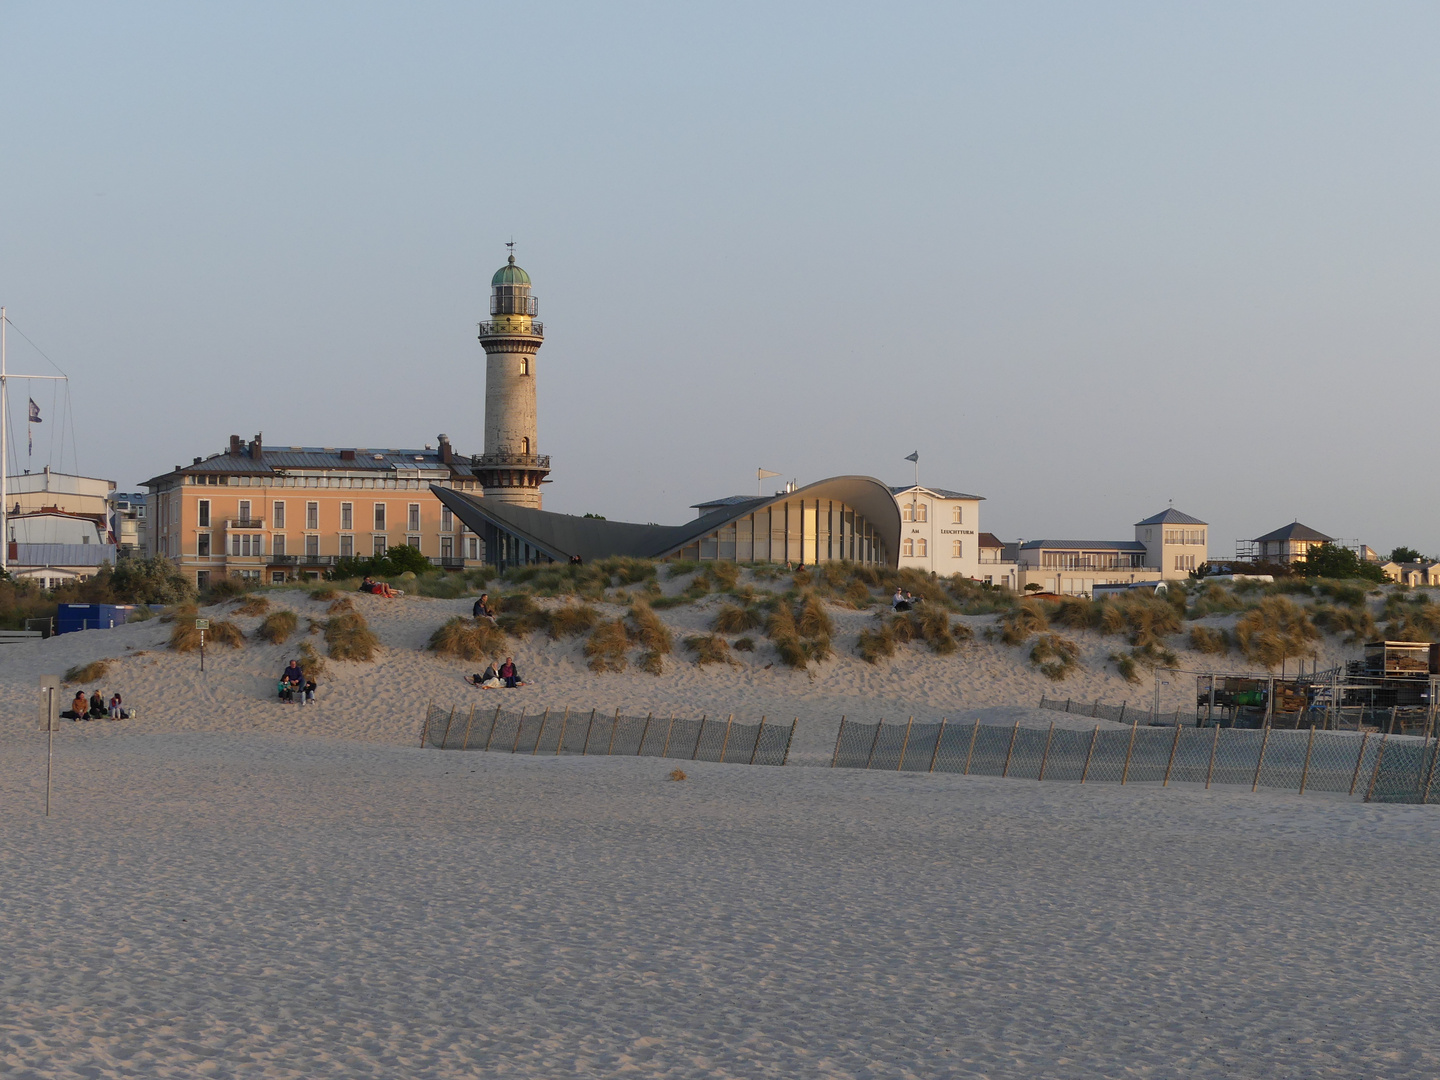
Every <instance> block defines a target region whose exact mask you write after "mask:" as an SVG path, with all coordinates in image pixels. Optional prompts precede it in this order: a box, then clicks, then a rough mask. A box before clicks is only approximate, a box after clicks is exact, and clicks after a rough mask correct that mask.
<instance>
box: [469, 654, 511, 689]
mask: <svg viewBox="0 0 1440 1080" xmlns="http://www.w3.org/2000/svg"><path fill="white" fill-rule="evenodd" d="M470 681H471V682H473V683H474V684H475V685H476V686H478V687H479V688H480V689H482V690H496V689H498V688H500V687H502V686H504V685H505V684H504V683H503V682H502V681H501V680H500V665H499V664H497V663H496V662H495V661H494V660H491V661H490V664H489V666H488V667H486V669H485V670H484V671H483V672H482V673H481V674H479V675H475V676H472V677H471V679H470Z"/></svg>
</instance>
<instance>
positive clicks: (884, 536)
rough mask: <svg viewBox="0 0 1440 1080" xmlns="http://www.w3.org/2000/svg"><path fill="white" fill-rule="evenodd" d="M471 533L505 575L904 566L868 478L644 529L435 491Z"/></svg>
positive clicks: (887, 514) (883, 502)
mask: <svg viewBox="0 0 1440 1080" xmlns="http://www.w3.org/2000/svg"><path fill="white" fill-rule="evenodd" d="M431 490H432V491H433V492H434V493H435V496H436V498H438V499H439V500H440V501H441V502H442V503H444V504H445V505H446V506H448V507H449V508H450V509H451V510H452V511H453V512H454V514H455V516H456V517H458V518H459V519H460V520H461V521H462V522H464V523H465V526H466V527H467V528H469V529H470V530H471V531H472V532H475V533H478V534H479V535H480V536H481V537H483V538H484V540H485V558H486V561H487V562H490V563H494V564H495V565H497V566H500V567H501V568H502V569H503V568H505V567H507V566H517V565H524V564H530V563H545V562H569V561H570V560H571V559H573V558H579V559H581V560H583V561H585V562H590V561H592V560H594V559H603V558H607V557H609V556H612V555H624V556H629V557H632V558H639V559H669V558H681V559H695V560H699V561H708V560H722V561H725V562H787V561H788V562H793V563H802V562H803V563H807V564H809V563H817V562H831V561H837V560H842V559H844V560H849V561H851V562H859V563H869V564H879V565H882V566H891V567H893V566H895V565H897V553H898V552H899V550H900V508H899V506H897V505H896V503H895V499H894V496H892V495H891V494H890V489H889V488H888V487H887V486H886V485H885V484H882V483H881V482H880V481H879V480H876V479H874V478H873V477H869V476H835V477H831V478H830V479H828V480H821V481H818V482H817V483H814V484H809V485H807V486H806V487H802V488H798V489H796V490H795V491H786V492H781V493H780V494H778V495H768V496H760V497H757V498H754V499H741V500H724V505H721V506H718V507H717V508H716V509H714V510H713V511H711V512H710V513H708V514H703V515H702V516H700V517H698V518H696V519H695V520H693V521H687V522H686V523H685V524H683V525H639V524H633V523H629V522H623V521H606V520H604V519H603V518H586V517H575V516H573V515H570V514H555V513H551V512H549V511H546V510H536V509H532V508H531V507H528V506H520V505H517V504H515V503H504V502H499V501H497V500H492V499H476V498H473V497H471V496H467V495H463V494H461V493H460V492H457V491H454V490H452V489H450V488H442V487H432V488H431Z"/></svg>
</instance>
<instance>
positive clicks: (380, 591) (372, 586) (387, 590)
mask: <svg viewBox="0 0 1440 1080" xmlns="http://www.w3.org/2000/svg"><path fill="white" fill-rule="evenodd" d="M360 591H361V592H368V593H369V594H370V595H371V596H383V597H385V598H386V599H389V600H393V599H394V598H395V597H397V596H404V595H405V594H404V593H403V592H401V591H400V590H399V589H392V588H391V587H390V586H389V585H386V584H385V582H383V581H376V580H375V579H374V578H372V577H367V578H366V579H365V580H364V581H362V582H360Z"/></svg>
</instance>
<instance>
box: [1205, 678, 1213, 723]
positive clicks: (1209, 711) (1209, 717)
mask: <svg viewBox="0 0 1440 1080" xmlns="http://www.w3.org/2000/svg"><path fill="white" fill-rule="evenodd" d="M1214 722H1215V675H1214V673H1213V672H1212V673H1211V675H1210V701H1209V704H1208V705H1206V707H1205V723H1207V724H1213V723H1214Z"/></svg>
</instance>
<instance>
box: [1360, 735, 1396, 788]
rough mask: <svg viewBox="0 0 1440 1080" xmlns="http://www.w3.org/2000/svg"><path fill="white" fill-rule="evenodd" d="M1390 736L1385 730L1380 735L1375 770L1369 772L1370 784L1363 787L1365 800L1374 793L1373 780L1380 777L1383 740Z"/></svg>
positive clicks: (1383, 751) (1382, 759) (1383, 750)
mask: <svg viewBox="0 0 1440 1080" xmlns="http://www.w3.org/2000/svg"><path fill="white" fill-rule="evenodd" d="M1389 738H1390V733H1389V732H1388V731H1387V732H1385V734H1383V735H1381V736H1380V749H1378V750H1376V751H1375V771H1374V772H1372V773H1371V774H1370V786H1369V787H1367V788H1366V789H1365V801H1366V802H1369V801H1370V796H1372V795H1374V794H1375V781H1376V780H1379V779H1380V763H1381V762H1383V761H1384V760H1385V741H1386V740H1387V739H1389Z"/></svg>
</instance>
